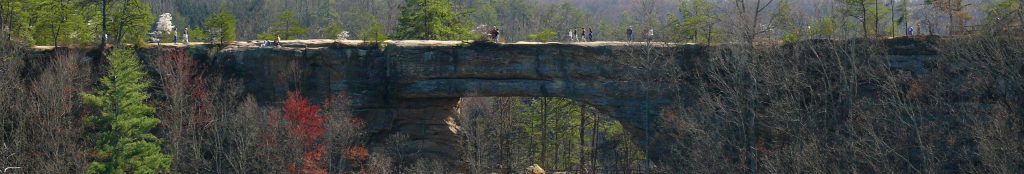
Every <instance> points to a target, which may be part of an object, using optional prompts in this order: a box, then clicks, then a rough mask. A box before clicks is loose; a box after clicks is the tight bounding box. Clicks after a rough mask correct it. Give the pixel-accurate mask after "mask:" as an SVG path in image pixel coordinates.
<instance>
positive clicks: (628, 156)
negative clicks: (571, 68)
mask: <svg viewBox="0 0 1024 174" xmlns="http://www.w3.org/2000/svg"><path fill="white" fill-rule="evenodd" d="M457 111H458V118H457V120H458V121H457V124H458V126H459V128H460V129H459V130H460V133H461V134H460V136H461V137H460V138H461V139H462V140H463V150H464V152H463V153H462V154H463V156H462V160H463V161H464V162H465V166H466V170H467V171H468V172H470V173H483V172H511V171H517V170H521V169H524V168H526V167H528V166H531V165H533V164H537V165H538V166H540V167H542V168H544V170H545V171H549V172H573V173H575V172H585V173H592V172H597V173H621V172H626V173H629V172H640V171H644V170H646V169H647V167H649V166H645V164H647V163H645V162H647V157H646V154H644V152H645V151H644V149H643V148H642V146H640V145H638V142H636V141H634V139H633V135H631V133H630V132H629V131H627V130H625V129H624V128H623V126H622V124H620V123H619V121H618V120H616V119H615V118H612V117H610V116H609V115H608V114H606V113H605V112H604V111H601V110H599V109H597V108H596V107H594V106H593V105H590V104H587V103H584V102H580V101H576V100H572V99H568V98H560V97H464V98H461V99H460V101H459V105H458V109H457Z"/></svg>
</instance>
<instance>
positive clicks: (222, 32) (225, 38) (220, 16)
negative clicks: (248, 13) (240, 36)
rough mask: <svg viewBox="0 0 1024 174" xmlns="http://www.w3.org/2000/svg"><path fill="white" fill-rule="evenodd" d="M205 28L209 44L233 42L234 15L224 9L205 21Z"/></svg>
mask: <svg viewBox="0 0 1024 174" xmlns="http://www.w3.org/2000/svg"><path fill="white" fill-rule="evenodd" d="M206 28H207V29H208V30H209V31H208V32H207V33H206V34H208V35H209V39H210V41H211V42H218V43H221V44H225V43H229V42H233V41H235V15H232V14H231V12H229V11H228V10H227V9H225V8H224V7H221V9H220V12H217V14H214V15H212V16H210V17H209V18H207V19H206ZM193 35H194V34H193Z"/></svg>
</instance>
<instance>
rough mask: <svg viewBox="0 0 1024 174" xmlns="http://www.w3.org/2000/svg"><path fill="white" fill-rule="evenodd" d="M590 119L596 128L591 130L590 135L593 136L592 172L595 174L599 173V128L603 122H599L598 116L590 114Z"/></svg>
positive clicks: (591, 152)
mask: <svg viewBox="0 0 1024 174" xmlns="http://www.w3.org/2000/svg"><path fill="white" fill-rule="evenodd" d="M590 117H592V118H593V120H594V121H593V122H594V123H593V124H594V126H593V128H592V129H591V130H590V134H591V135H593V136H591V137H590V154H591V155H590V161H591V164H590V169H591V170H590V171H591V172H593V173H599V172H597V152H598V150H597V126H598V125H600V124H601V121H600V120H598V118H597V114H590Z"/></svg>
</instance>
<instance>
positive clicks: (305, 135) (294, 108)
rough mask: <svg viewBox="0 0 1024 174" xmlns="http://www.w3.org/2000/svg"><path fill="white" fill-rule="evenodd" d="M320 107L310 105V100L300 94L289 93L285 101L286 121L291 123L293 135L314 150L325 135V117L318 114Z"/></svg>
mask: <svg viewBox="0 0 1024 174" xmlns="http://www.w3.org/2000/svg"><path fill="white" fill-rule="evenodd" d="M319 110H320V107H319V106H315V105H312V104H310V103H309V100H308V99H306V98H305V97H302V96H301V95H299V93H298V92H288V99H287V100H285V101H284V119H285V120H288V122H291V130H292V133H295V136H298V137H299V139H300V140H301V141H302V143H303V145H305V146H306V147H307V148H312V147H314V146H315V145H316V140H317V139H319V138H320V137H321V136H323V135H324V131H325V130H326V129H324V122H325V121H326V120H325V119H324V117H322V116H320V114H319V113H318V112H319Z"/></svg>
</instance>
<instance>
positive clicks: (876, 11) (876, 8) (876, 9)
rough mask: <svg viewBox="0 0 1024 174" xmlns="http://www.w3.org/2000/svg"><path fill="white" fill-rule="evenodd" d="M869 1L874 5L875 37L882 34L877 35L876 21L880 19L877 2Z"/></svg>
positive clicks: (874, 0)
mask: <svg viewBox="0 0 1024 174" xmlns="http://www.w3.org/2000/svg"><path fill="white" fill-rule="evenodd" d="M871 1H872V2H874V4H875V35H876V36H881V35H882V34H879V33H880V32H878V28H879V27H878V21H879V20H881V18H880V17H879V15H878V0H871Z"/></svg>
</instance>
